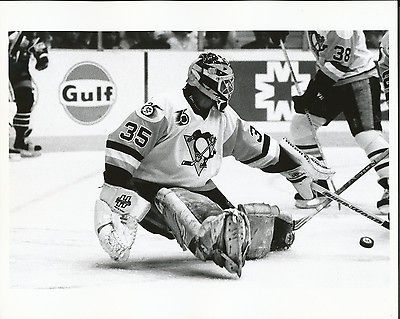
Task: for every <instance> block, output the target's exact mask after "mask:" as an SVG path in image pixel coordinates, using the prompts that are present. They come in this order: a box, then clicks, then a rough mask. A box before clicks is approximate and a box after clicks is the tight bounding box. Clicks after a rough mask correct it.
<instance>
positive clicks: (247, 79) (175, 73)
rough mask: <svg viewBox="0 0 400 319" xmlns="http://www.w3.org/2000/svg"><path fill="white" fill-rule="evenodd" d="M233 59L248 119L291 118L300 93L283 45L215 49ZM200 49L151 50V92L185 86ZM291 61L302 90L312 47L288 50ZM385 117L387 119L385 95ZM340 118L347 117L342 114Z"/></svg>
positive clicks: (238, 102)
mask: <svg viewBox="0 0 400 319" xmlns="http://www.w3.org/2000/svg"><path fill="white" fill-rule="evenodd" d="M215 52H216V53H219V54H221V55H222V56H224V57H226V58H227V59H228V60H230V61H231V65H232V68H233V70H234V72H235V90H234V92H233V95H232V100H231V103H230V104H231V105H232V107H233V108H234V109H235V110H236V112H237V113H238V114H239V115H240V116H241V117H242V118H243V119H245V120H247V121H273V122H279V121H290V120H291V119H292V117H293V114H294V109H293V105H292V101H291V97H292V96H295V95H298V92H297V90H296V87H295V84H294V82H293V79H292V77H291V75H290V68H289V64H288V63H287V62H286V61H285V57H284V55H283V53H282V51H281V50H280V49H270V50H252V51H247V50H224V51H215ZM198 54H199V53H198V52H171V51H161V52H160V51H157V52H149V58H148V74H149V75H148V93H149V96H151V95H153V94H158V93H159V92H160V91H167V90H179V89H181V88H183V87H184V85H185V81H186V78H187V69H188V66H189V65H190V63H191V62H192V61H193V60H194V59H195V58H196V57H197V56H198ZM288 54H289V58H290V63H291V65H292V68H293V71H294V73H295V76H296V79H297V81H298V82H299V86H300V89H301V91H302V92H304V91H305V89H306V88H307V85H308V82H309V81H310V79H311V77H312V76H313V75H314V74H315V58H314V56H313V54H312V53H311V52H309V51H302V50H289V52H288ZM381 102H382V110H383V111H384V112H383V118H384V120H387V119H388V114H387V109H388V107H387V105H386V102H385V101H384V95H383V94H382V96H381ZM337 120H344V117H343V115H342V114H341V115H339V117H338V118H337Z"/></svg>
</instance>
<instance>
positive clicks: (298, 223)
mask: <svg viewBox="0 0 400 319" xmlns="http://www.w3.org/2000/svg"><path fill="white" fill-rule="evenodd" d="M388 155H389V149H387V150H386V151H384V152H383V153H382V154H380V155H379V156H377V157H376V158H374V159H373V160H372V161H371V162H370V163H369V164H368V165H367V166H365V167H364V168H363V169H361V170H360V171H359V172H358V173H357V174H356V175H354V176H353V177H352V178H350V179H349V180H348V181H347V182H346V183H344V184H343V186H342V187H340V188H339V189H338V190H337V191H336V195H340V194H341V193H343V192H344V191H345V190H346V189H348V188H349V187H350V186H351V185H353V184H354V183H355V182H356V181H357V180H358V179H360V177H361V176H363V175H365V174H366V173H367V172H368V171H369V170H370V169H372V168H373V167H374V166H375V165H376V164H378V163H379V162H380V161H381V160H383V159H384V158H385V157H387V156H388ZM330 202H332V199H330V198H327V199H325V200H324V201H323V202H322V203H321V204H319V205H318V206H317V207H316V208H315V211H314V212H313V213H312V214H310V215H308V216H305V217H303V218H300V219H298V220H295V221H294V222H293V230H298V229H300V228H301V227H303V225H304V224H305V223H307V222H308V221H309V220H310V219H311V218H313V217H314V216H315V215H317V214H318V213H319V212H320V211H321V210H323V209H324V208H325V207H326V206H328V205H329V203H330Z"/></svg>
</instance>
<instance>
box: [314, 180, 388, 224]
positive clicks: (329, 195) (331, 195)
mask: <svg viewBox="0 0 400 319" xmlns="http://www.w3.org/2000/svg"><path fill="white" fill-rule="evenodd" d="M311 186H312V189H313V190H315V191H317V192H318V193H320V194H321V195H324V196H325V197H327V198H329V199H331V200H334V201H336V202H338V203H340V204H342V205H343V206H346V207H348V208H350V209H351V210H353V211H355V212H356V213H359V214H361V215H362V216H364V217H367V218H368V219H369V220H372V221H373V222H375V223H377V224H379V225H381V226H382V227H384V228H386V229H390V223H389V222H388V221H386V220H383V219H380V218H379V217H377V216H376V215H375V214H373V213H370V212H368V211H366V210H364V209H362V208H360V207H358V206H356V205H354V204H352V203H350V202H349V201H347V200H345V199H344V198H342V197H340V196H339V195H337V194H335V193H332V192H331V191H329V190H327V189H326V188H324V187H322V186H320V185H318V184H316V183H312V184H311Z"/></svg>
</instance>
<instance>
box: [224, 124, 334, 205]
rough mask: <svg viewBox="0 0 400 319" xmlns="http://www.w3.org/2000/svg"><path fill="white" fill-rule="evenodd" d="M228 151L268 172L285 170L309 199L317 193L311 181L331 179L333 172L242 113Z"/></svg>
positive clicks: (296, 186)
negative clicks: (264, 130) (274, 136)
mask: <svg viewBox="0 0 400 319" xmlns="http://www.w3.org/2000/svg"><path fill="white" fill-rule="evenodd" d="M224 155H226V156H228V155H233V156H234V157H235V158H236V159H237V160H238V161H240V162H242V163H243V164H246V165H248V166H250V167H254V168H259V169H261V170H262V171H264V172H266V173H280V174H282V175H283V176H284V177H286V179H287V180H289V181H290V182H291V183H292V184H293V186H294V187H295V188H296V190H297V191H298V192H299V193H300V195H301V196H303V197H304V198H307V199H311V198H313V197H314V195H313V192H312V189H311V182H312V181H313V180H317V179H328V178H329V176H330V175H331V174H332V171H330V170H329V169H328V168H326V167H324V166H323V165H322V164H321V163H320V162H319V161H318V160H317V159H315V158H312V161H310V160H309V159H308V158H307V159H306V158H304V154H299V153H297V152H292V151H291V148H290V147H288V144H287V143H286V142H281V143H278V141H276V140H275V139H274V138H272V137H270V136H269V135H267V134H265V133H262V132H260V131H258V130H257V129H256V128H255V127H254V126H253V125H251V124H249V123H248V122H246V121H243V120H242V119H240V118H238V117H237V118H236V127H235V130H234V131H233V133H232V134H231V135H230V137H229V138H228V139H227V140H226V142H225V144H224ZM309 158H311V157H309Z"/></svg>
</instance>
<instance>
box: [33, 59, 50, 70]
mask: <svg viewBox="0 0 400 319" xmlns="http://www.w3.org/2000/svg"><path fill="white" fill-rule="evenodd" d="M48 65H49V59H48V57H47V56H44V57H41V58H40V59H38V60H37V62H36V65H35V69H36V70H38V71H42V70H44V69H46V68H47V67H48Z"/></svg>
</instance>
